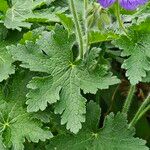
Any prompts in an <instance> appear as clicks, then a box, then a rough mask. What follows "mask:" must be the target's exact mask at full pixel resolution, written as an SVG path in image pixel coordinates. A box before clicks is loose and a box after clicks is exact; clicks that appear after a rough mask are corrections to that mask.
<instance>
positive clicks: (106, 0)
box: [98, 0, 116, 8]
mask: <svg viewBox="0 0 150 150" xmlns="http://www.w3.org/2000/svg"><path fill="white" fill-rule="evenodd" d="M98 1H99V3H100V4H101V5H102V7H104V8H107V7H109V6H111V5H112V4H113V3H114V2H115V1H116V0H98Z"/></svg>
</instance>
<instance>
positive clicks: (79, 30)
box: [69, 0, 84, 59]
mask: <svg viewBox="0 0 150 150" xmlns="http://www.w3.org/2000/svg"><path fill="white" fill-rule="evenodd" d="M69 5H70V10H71V13H72V16H73V21H74V24H75V28H76V32H77V33H76V34H77V39H78V44H79V58H80V59H83V49H84V46H83V44H84V42H83V33H82V28H81V25H80V22H79V18H78V15H77V11H76V8H75V4H74V0H69Z"/></svg>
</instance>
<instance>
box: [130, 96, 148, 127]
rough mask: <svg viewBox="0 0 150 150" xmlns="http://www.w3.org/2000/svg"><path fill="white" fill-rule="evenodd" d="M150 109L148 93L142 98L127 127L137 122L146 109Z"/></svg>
mask: <svg viewBox="0 0 150 150" xmlns="http://www.w3.org/2000/svg"><path fill="white" fill-rule="evenodd" d="M148 110H150V94H149V95H148V96H147V98H146V99H145V100H144V102H143V103H142V105H141V106H140V108H139V110H138V111H137V113H136V114H135V116H134V118H133V119H132V121H131V122H130V124H129V128H131V127H132V126H135V124H136V123H137V122H138V120H139V119H140V118H141V117H142V116H143V115H144V114H145V113H146V112H147V111H148Z"/></svg>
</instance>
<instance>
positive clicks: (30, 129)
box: [0, 100, 52, 150]
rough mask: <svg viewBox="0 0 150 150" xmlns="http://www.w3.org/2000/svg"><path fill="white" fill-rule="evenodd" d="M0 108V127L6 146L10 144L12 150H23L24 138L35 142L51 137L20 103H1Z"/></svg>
mask: <svg viewBox="0 0 150 150" xmlns="http://www.w3.org/2000/svg"><path fill="white" fill-rule="evenodd" d="M1 101H2V100H1ZM0 109H1V111H0V114H1V118H0V124H1V125H0V129H1V135H2V136H3V142H4V143H5V146H6V147H10V146H12V148H13V149H14V150H23V149H24V146H23V143H24V141H25V138H27V140H29V141H32V142H36V143H37V142H38V141H39V140H42V141H45V140H46V139H49V138H50V137H52V134H51V133H50V132H49V131H44V130H43V129H41V123H40V122H38V121H37V120H35V119H32V115H30V114H28V113H27V112H26V110H25V109H23V108H22V106H21V105H18V104H17V103H15V102H10V103H3V104H1V105H0ZM8 130H9V132H8ZM6 131H7V132H6ZM4 133H5V134H6V135H5V136H4Z"/></svg>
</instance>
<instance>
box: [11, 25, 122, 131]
mask: <svg viewBox="0 0 150 150" xmlns="http://www.w3.org/2000/svg"><path fill="white" fill-rule="evenodd" d="M74 43H75V37H74V35H71V36H69V35H68V32H67V31H66V30H64V29H63V27H62V26H59V25H56V28H55V30H54V31H52V32H45V33H44V34H43V35H42V36H41V38H40V39H39V40H38V41H37V43H36V44H34V43H33V42H27V44H26V45H20V44H19V45H18V46H14V45H13V46H10V47H9V48H8V49H9V50H10V52H11V53H12V55H13V58H14V59H15V60H19V61H22V64H21V66H22V67H25V68H29V69H30V70H32V71H40V72H45V73H47V74H50V75H51V76H47V77H40V78H39V77H36V78H33V80H32V81H31V82H30V83H29V85H28V88H30V89H31V90H30V92H29V94H28V95H27V98H28V100H27V104H28V112H34V111H38V110H39V109H41V110H44V109H45V108H46V106H47V103H50V104H52V103H54V102H57V101H58V102H57V104H56V105H55V113H59V114H62V119H61V123H62V124H67V129H69V130H70V131H72V132H74V133H77V132H78V131H79V129H81V127H82V126H81V123H82V122H84V121H85V116H84V114H85V112H86V109H85V102H86V99H85V98H84V97H83V96H82V95H81V92H80V90H81V89H82V90H83V91H84V93H96V91H97V90H98V89H106V88H108V87H109V85H113V84H116V83H118V82H119V80H118V79H117V78H116V77H113V76H112V74H111V73H110V72H109V71H108V69H106V67H105V66H103V64H100V63H99V62H98V61H97V60H96V58H95V57H93V59H92V60H91V59H89V57H88V58H87V60H80V61H77V62H76V61H74V60H73V52H72V46H73V44H74ZM43 51H44V53H43ZM91 53H96V54H95V55H94V56H96V57H97V56H99V55H97V53H99V49H96V48H95V50H92V51H91ZM90 55H91V54H90ZM90 55H89V56H90ZM92 55H93V54H92ZM94 59H95V60H94ZM93 61H96V64H94V65H93ZM91 62H92V66H91Z"/></svg>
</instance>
